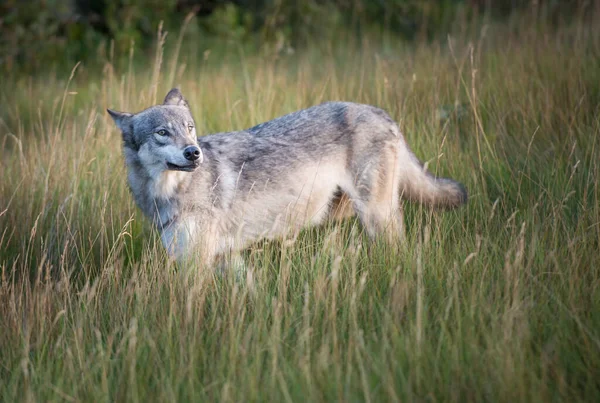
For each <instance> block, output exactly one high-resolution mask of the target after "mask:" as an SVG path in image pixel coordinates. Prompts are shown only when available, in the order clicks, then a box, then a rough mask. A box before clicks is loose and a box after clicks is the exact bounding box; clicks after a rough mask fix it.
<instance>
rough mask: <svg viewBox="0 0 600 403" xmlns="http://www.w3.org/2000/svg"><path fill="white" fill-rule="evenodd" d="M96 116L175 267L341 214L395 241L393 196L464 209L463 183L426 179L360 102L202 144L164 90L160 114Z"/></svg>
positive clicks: (177, 99)
mask: <svg viewBox="0 0 600 403" xmlns="http://www.w3.org/2000/svg"><path fill="white" fill-rule="evenodd" d="M108 112H109V114H110V115H111V116H112V118H113V119H114V121H115V123H116V125H117V126H118V128H119V129H120V130H121V132H122V135H123V151H124V154H125V161H126V166H127V170H128V175H127V176H128V182H129V187H130V188H131V192H132V194H133V197H134V199H135V201H136V203H137V205H138V206H139V207H140V209H141V210H142V211H143V212H144V213H145V215H146V216H148V217H149V218H150V219H151V220H152V221H153V222H154V225H155V226H156V228H157V229H158V231H159V232H160V234H161V239H162V242H163V244H164V246H165V247H166V249H167V251H168V253H169V254H170V255H171V256H173V257H175V258H177V259H183V260H185V259H190V258H194V259H199V262H200V263H201V264H203V265H206V266H212V265H215V264H216V263H217V262H218V261H219V260H220V259H221V258H222V257H224V256H235V255H236V253H237V252H239V251H240V250H242V249H244V248H245V247H247V246H248V245H249V244H250V243H252V242H254V241H257V240H260V239H263V238H281V237H287V236H290V235H294V234H296V233H297V232H298V231H299V230H300V229H301V228H303V227H305V226H312V225H319V224H322V223H324V222H325V221H327V220H330V219H341V218H344V217H348V216H352V215H357V216H358V218H359V220H360V222H361V223H362V225H363V227H364V229H365V230H366V232H367V234H368V235H369V237H371V238H377V237H380V236H383V237H384V238H385V239H386V240H388V241H389V242H395V241H397V240H399V239H400V238H401V237H402V234H403V228H402V211H401V209H402V206H401V203H400V199H401V198H403V199H408V200H412V201H417V202H421V203H424V204H426V205H429V206H433V207H442V208H453V207H458V206H460V205H462V204H464V203H465V202H466V201H467V192H466V190H465V188H464V186H463V185H461V184H460V183H458V182H455V181H453V180H451V179H444V178H438V177H435V176H434V175H432V174H431V173H429V172H428V171H427V170H426V169H425V168H424V167H423V165H422V164H421V162H420V161H419V160H418V159H417V157H415V155H414V154H413V153H412V152H411V150H410V149H409V148H408V146H407V144H406V142H405V140H404V137H403V135H402V134H401V132H400V129H399V128H398V126H397V124H396V123H395V122H394V121H393V120H392V119H391V118H390V116H389V115H388V114H387V113H386V112H384V111H383V110H381V109H378V108H376V107H373V106H369V105H361V104H355V103H350V102H327V103H324V104H321V105H318V106H313V107H311V108H308V109H304V110H301V111H298V112H294V113H290V114H288V115H285V116H282V117H279V118H277V119H274V120H271V121H268V122H265V123H261V124H259V125H257V126H254V127H252V128H250V129H246V130H242V131H236V132H231V133H217V134H211V135H207V136H202V137H197V134H196V125H195V121H194V118H193V117H192V113H191V111H190V107H189V105H188V103H187V101H186V100H185V98H184V97H183V95H182V94H181V92H180V91H179V90H178V89H176V88H174V89H172V90H171V91H170V92H169V93H168V94H167V96H166V98H165V100H164V102H163V104H162V105H156V106H152V107H150V108H148V109H145V110H143V111H141V112H139V113H135V114H132V113H126V112H116V111H113V110H110V109H109V110H108ZM196 261H198V260H196Z"/></svg>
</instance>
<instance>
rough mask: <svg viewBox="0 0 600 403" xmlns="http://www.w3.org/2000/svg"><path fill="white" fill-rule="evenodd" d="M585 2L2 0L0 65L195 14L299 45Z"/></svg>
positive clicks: (172, 25)
mask: <svg viewBox="0 0 600 403" xmlns="http://www.w3.org/2000/svg"><path fill="white" fill-rule="evenodd" d="M587 3H589V1H585V0H27V1H23V0H3V1H0V69H1V68H2V67H4V68H8V69H10V68H14V67H27V66H30V67H34V68H35V67H36V66H37V65H43V64H44V63H45V62H46V61H48V60H51V61H52V60H58V59H61V60H85V59H86V58H87V57H89V55H90V54H93V53H94V49H95V48H96V47H97V46H98V44H100V43H102V42H103V41H104V42H106V41H109V40H110V41H113V43H114V44H115V46H116V48H117V49H118V50H123V49H126V48H128V47H129V46H130V44H131V42H132V41H134V42H135V43H136V44H137V45H138V46H142V47H144V46H149V45H150V44H151V43H152V42H153V41H154V39H155V36H156V35H155V34H156V29H157V26H158V23H159V21H163V23H164V25H165V29H167V30H170V31H175V32H177V31H178V28H180V26H181V24H182V21H183V20H184V19H185V17H186V16H188V15H190V14H193V15H194V16H195V17H196V18H195V19H194V20H193V21H192V24H193V26H194V28H195V29H196V30H197V31H198V32H200V33H202V34H203V36H204V37H206V36H213V37H226V38H229V39H236V40H240V41H244V40H249V38H251V37H254V38H256V37H258V38H260V40H261V42H263V43H265V42H266V43H268V42H270V41H277V40H282V38H283V40H285V41H287V42H289V43H290V44H293V46H302V44H303V43H304V42H306V40H307V39H310V38H311V37H314V36H317V37H318V36H319V35H322V34H324V32H329V31H327V29H330V28H331V27H332V26H335V27H343V28H346V29H360V27H361V26H365V25H369V26H378V27H381V28H382V29H386V30H389V31H390V32H394V33H396V34H397V35H399V36H402V37H404V38H407V39H411V38H414V37H416V36H418V35H420V36H425V37H432V36H435V35H438V34H442V33H444V32H445V31H446V30H447V29H448V27H449V24H451V23H452V22H453V21H455V19H456V16H457V15H458V14H459V13H462V15H464V14H471V15H476V14H477V15H479V14H487V15H490V16H492V17H493V18H505V17H507V16H509V15H510V14H512V13H514V12H520V11H523V10H528V9H531V8H539V9H543V10H544V12H546V13H548V15H549V18H563V17H565V16H568V15H569V14H573V13H575V12H577V10H579V9H580V8H581V7H582V6H585V5H586V4H587Z"/></svg>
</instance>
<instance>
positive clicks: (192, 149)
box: [183, 146, 200, 161]
mask: <svg viewBox="0 0 600 403" xmlns="http://www.w3.org/2000/svg"><path fill="white" fill-rule="evenodd" d="M183 156H184V157H185V159H186V160H188V161H197V160H198V159H199V158H200V149H199V148H198V147H197V146H189V147H186V149H185V150H183Z"/></svg>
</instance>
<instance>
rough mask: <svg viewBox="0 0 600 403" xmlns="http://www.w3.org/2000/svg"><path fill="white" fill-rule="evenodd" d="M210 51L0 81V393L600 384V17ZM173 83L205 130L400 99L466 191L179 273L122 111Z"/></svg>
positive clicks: (438, 166) (398, 390) (376, 391)
mask: <svg viewBox="0 0 600 403" xmlns="http://www.w3.org/2000/svg"><path fill="white" fill-rule="evenodd" d="M193 45H194V43H193V41H190V40H189V38H187V39H186V37H185V36H183V35H181V36H180V35H179V33H177V32H174V33H169V35H168V36H167V37H166V38H163V37H162V36H161V35H159V36H158V38H157V43H156V47H155V51H154V53H151V54H143V55H140V54H139V53H136V52H137V51H136V49H135V47H132V51H131V54H123V55H118V54H114V52H111V51H110V49H107V50H106V51H105V52H104V53H101V52H99V56H98V58H97V60H96V61H95V62H94V63H95V64H94V65H89V64H85V63H84V64H80V65H76V66H71V67H69V68H56V69H49V70H48V71H47V72H45V73H40V74H38V75H35V76H22V75H18V74H13V75H5V77H4V78H3V81H4V82H3V84H2V86H1V88H0V104H1V105H2V107H1V110H0V144H1V150H2V154H1V159H0V167H1V172H0V175H1V181H0V269H1V270H0V271H1V272H0V400H1V401H6V402H14V401H134V402H135V401H275V402H283V401H285V402H289V401H334V400H335V401H367V402H380V401H456V402H467V401H544V402H549V401H598V400H600V253H599V252H598V250H599V248H600V150H599V147H600V144H599V140H598V139H599V137H600V13H598V12H595V13H591V14H588V15H582V16H579V17H577V18H575V19H574V20H572V21H570V22H568V23H562V24H557V25H553V24H551V23H550V22H549V21H546V20H544V19H543V18H515V19H511V20H510V21H508V22H507V23H506V24H502V25H497V24H494V23H485V21H477V22H475V23H473V24H469V25H465V26H457V29H456V32H453V33H452V34H451V35H449V36H448V37H447V38H444V39H439V40H430V41H425V40H422V41H417V42H415V43H405V42H403V41H401V40H399V39H397V38H394V37H393V36H391V35H387V34H385V33H377V32H373V33H368V32H367V33H364V35H363V36H361V37H358V36H356V35H354V34H351V33H337V34H335V35H332V36H331V37H329V38H322V39H321V40H315V41H314V43H313V44H312V45H311V46H307V47H306V49H298V50H295V51H294V52H292V50H291V49H288V50H287V51H286V50H285V49H283V50H281V51H273V50H272V51H268V52H267V51H265V52H261V51H252V50H248V49H246V48H244V47H242V46H237V45H235V44H229V45H227V46H226V47H224V48H218V47H215V48H212V49H207V50H204V51H203V52H199V51H197V50H196V51H194V50H193V49H194V46H193ZM140 60H141V62H139V61H140ZM172 86H179V87H180V88H181V89H182V91H183V93H184V95H185V96H186V98H187V99H188V101H189V103H190V106H191V108H192V111H193V114H194V116H195V119H196V125H197V128H198V131H199V132H200V133H202V134H203V135H204V134H209V133H211V132H218V131H231V130H239V129H242V128H246V127H250V126H252V125H255V124H257V123H260V122H262V121H265V120H268V119H271V118H274V117H277V116H280V115H282V114H285V113H288V112H291V111H294V110H297V109H301V108H304V107H308V106H311V105H314V104H317V103H320V102H323V101H326V100H347V101H354V102H362V103H367V104H373V105H376V106H379V107H381V108H383V109H385V110H387V111H388V112H389V113H390V115H391V116H392V117H393V118H394V119H395V120H396V121H398V122H399V124H400V127H401V129H402V131H403V133H404V136H405V137H406V139H407V141H408V143H409V144H410V146H411V148H412V149H413V151H414V152H415V153H416V154H417V156H419V158H421V159H422V160H423V161H426V162H427V165H428V167H429V169H430V170H431V171H433V172H435V173H436V174H438V175H442V176H449V177H452V178H454V179H457V180H459V181H461V182H462V183H464V184H465V185H466V187H467V188H468V190H469V197H470V198H469V202H468V205H467V206H465V207H463V208H461V209H458V210H455V211H449V212H441V211H431V210H429V209H427V208H423V207H422V206H419V205H416V204H410V203H407V204H406V206H405V223H406V226H407V233H406V239H405V240H404V241H403V242H401V243H399V244H397V245H387V244H384V243H377V242H376V243H372V242H370V241H369V239H368V238H367V237H366V235H365V234H364V233H363V229H362V228H361V226H360V224H359V223H358V222H357V221H356V220H348V221H346V222H343V223H338V224H330V225H327V226H325V227H323V228H313V229H309V230H306V231H304V232H302V233H301V234H300V236H299V238H298V239H297V240H296V242H295V243H293V244H292V243H291V242H289V240H276V241H269V242H260V243H258V244H256V245H253V246H252V247H251V248H249V249H248V250H247V251H245V253H244V256H245V259H246V261H247V263H248V265H249V266H250V268H251V275H248V276H247V277H246V278H245V279H236V278H234V277H233V276H220V275H216V274H215V273H212V272H209V271H202V272H198V271H197V270H194V268H189V267H187V268H186V267H177V265H176V264H174V263H172V262H171V261H169V259H168V258H167V256H166V255H165V252H164V250H163V248H162V245H161V244H160V240H159V239H158V237H157V234H156V233H155V232H154V231H153V229H152V228H151V226H150V225H149V223H148V220H147V219H146V218H145V217H144V216H143V215H142V213H141V212H140V211H139V210H137V208H136V207H135V205H134V204H133V200H132V198H131V196H130V194H129V193H128V189H127V184H126V178H125V172H126V171H125V166H124V162H123V158H122V155H121V139H120V133H118V131H117V129H116V128H115V127H114V124H113V122H112V121H111V119H110V117H109V116H108V114H107V113H106V112H105V109H106V108H107V107H110V108H114V109H117V110H125V111H139V110H141V109H143V108H145V107H147V106H149V105H151V104H153V103H156V102H158V101H160V100H161V99H162V97H164V94H166V92H167V91H168V90H169V89H170V88H171V87H172Z"/></svg>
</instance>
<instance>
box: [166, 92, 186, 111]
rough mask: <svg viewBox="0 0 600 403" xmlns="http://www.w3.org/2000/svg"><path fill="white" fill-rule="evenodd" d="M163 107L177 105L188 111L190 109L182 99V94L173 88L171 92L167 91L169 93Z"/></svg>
mask: <svg viewBox="0 0 600 403" xmlns="http://www.w3.org/2000/svg"><path fill="white" fill-rule="evenodd" d="M163 105H177V106H185V107H186V108H188V109H189V108H190V106H189V105H188V102H187V101H186V100H185V98H184V97H183V94H182V93H181V91H179V88H173V89H172V90H171V91H169V93H168V94H167V96H166V97H165V101H164V102H163Z"/></svg>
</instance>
